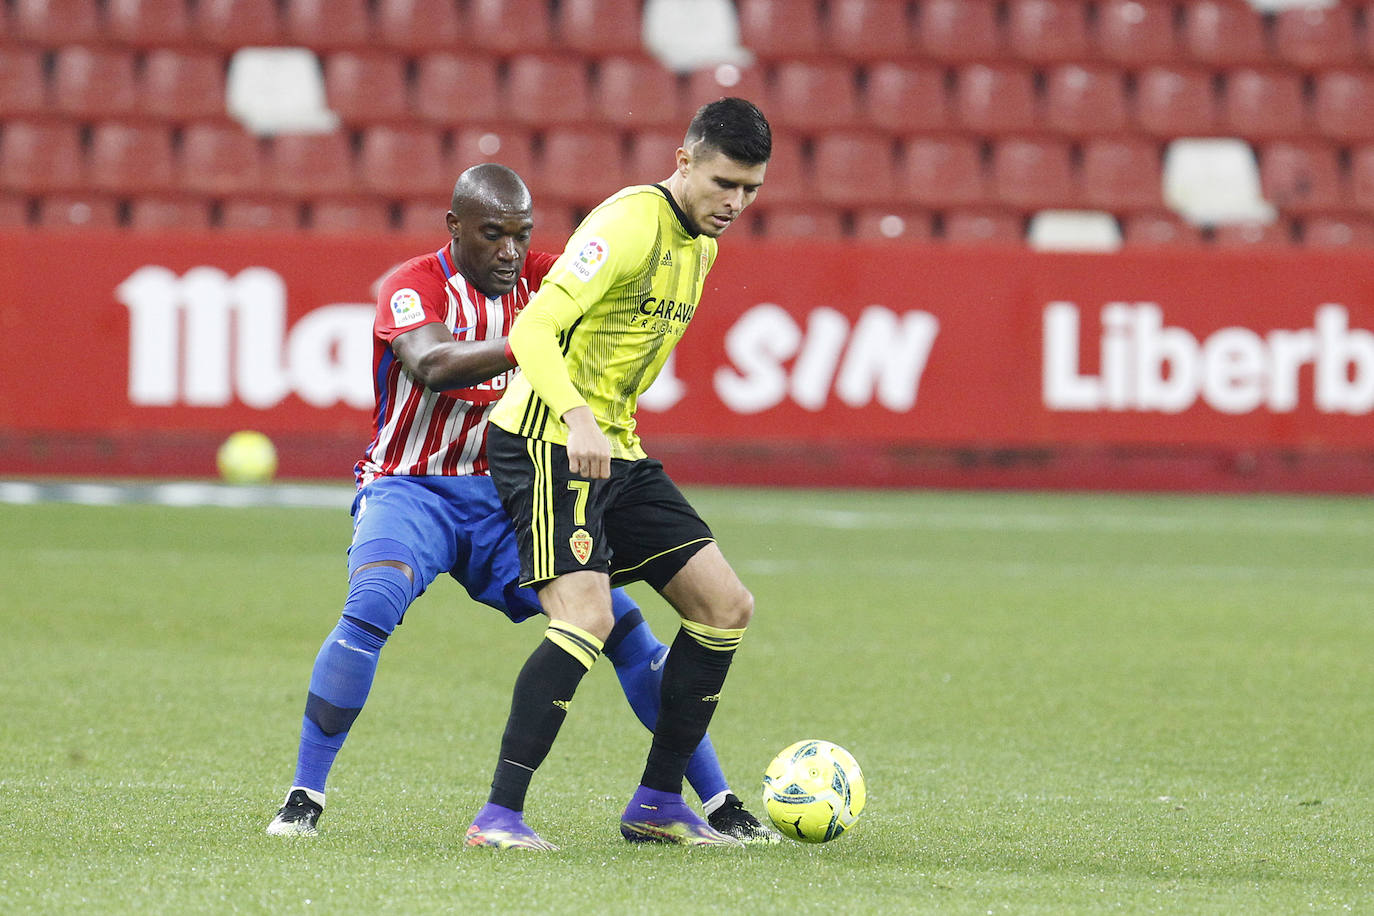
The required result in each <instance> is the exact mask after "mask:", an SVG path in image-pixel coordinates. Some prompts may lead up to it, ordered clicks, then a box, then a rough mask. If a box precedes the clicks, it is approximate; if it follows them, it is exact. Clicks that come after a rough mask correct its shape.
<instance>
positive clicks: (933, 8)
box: [916, 0, 1002, 63]
mask: <svg viewBox="0 0 1374 916" xmlns="http://www.w3.org/2000/svg"><path fill="white" fill-rule="evenodd" d="M916 49H917V53H918V54H920V55H921V56H923V57H929V58H931V59H933V60H937V61H946V62H950V63H968V62H973V61H993V60H998V59H1000V56H1001V52H1002V43H1001V32H1000V31H999V29H998V25H997V4H996V3H995V2H993V0H927V2H925V3H921V4H920V5H919V6H918V8H917V14H916Z"/></svg>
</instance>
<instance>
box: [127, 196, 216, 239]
mask: <svg viewBox="0 0 1374 916" xmlns="http://www.w3.org/2000/svg"><path fill="white" fill-rule="evenodd" d="M129 228H130V229H133V230H135V231H145V232H166V231H171V230H175V231H180V232H199V231H203V230H207V229H209V228H210V205H209V203H208V202H207V201H206V200H205V199H203V198H199V197H181V196H175V197H163V196H154V197H135V198H133V199H132V200H130V201H129Z"/></svg>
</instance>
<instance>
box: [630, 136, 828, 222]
mask: <svg viewBox="0 0 1374 916" xmlns="http://www.w3.org/2000/svg"><path fill="white" fill-rule="evenodd" d="M677 142H678V145H681V143H682V140H681V139H679V140H678V141H677ZM672 168H673V162H672V160H669V162H668V167H667V168H666V169H662V170H660V171H657V172H654V174H655V175H656V176H657V177H656V178H655V179H654V180H655V181H658V180H660V179H662V178H663V177H665V176H667V175H668V174H669V173H670V172H671V171H672ZM812 178H813V174H812V171H811V169H809V168H808V167H807V163H806V158H805V156H804V155H803V152H802V140H801V137H800V135H798V134H793V133H789V132H781V131H780V132H778V133H775V134H774V135H773V157H772V158H771V159H769V160H768V170H767V171H766V172H765V173H764V178H763V190H762V191H760V192H759V197H760V199H762V200H764V201H765V202H767V203H778V204H782V203H787V204H791V203H800V202H803V201H812V200H815V199H816V188H815V185H814V183H813V181H812Z"/></svg>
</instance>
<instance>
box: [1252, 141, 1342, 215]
mask: <svg viewBox="0 0 1374 916" xmlns="http://www.w3.org/2000/svg"><path fill="white" fill-rule="evenodd" d="M1259 168H1260V190H1261V192H1262V193H1263V195H1264V199H1265V200H1267V201H1269V202H1270V203H1272V204H1273V205H1274V206H1276V207H1278V208H1279V210H1280V211H1282V212H1284V213H1311V212H1313V211H1317V210H1334V209H1338V208H1343V207H1345V206H1346V203H1345V197H1346V195H1345V189H1344V187H1343V186H1342V181H1341V166H1340V162H1339V161H1338V158H1337V153H1336V149H1335V148H1334V147H1330V146H1326V145H1325V144H1322V143H1314V142H1311V141H1301V142H1296V143H1294V142H1285V141H1277V142H1274V143H1270V144H1268V145H1266V146H1264V147H1262V148H1261V149H1260V151H1259Z"/></svg>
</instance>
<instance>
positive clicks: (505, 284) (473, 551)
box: [267, 163, 776, 842]
mask: <svg viewBox="0 0 1374 916" xmlns="http://www.w3.org/2000/svg"><path fill="white" fill-rule="evenodd" d="M446 219H447V225H448V230H449V234H450V236H451V241H450V242H449V244H448V245H446V246H444V247H443V248H441V249H439V250H438V251H436V252H433V253H431V254H427V255H422V256H420V257H417V258H413V259H411V260H410V261H407V262H406V263H405V264H403V265H401V266H400V267H399V268H397V269H396V270H395V271H394V272H393V273H392V274H391V275H390V276H388V277H387V278H386V280H385V281H384V282H383V284H382V287H381V290H380V293H379V296H378V303H377V316H376V319H375V321H374V323H373V332H374V339H373V387H374V390H375V392H376V396H377V403H376V409H375V411H374V414H373V424H374V432H375V436H374V438H373V440H372V442H371V443H370V444H369V445H368V446H367V449H366V451H365V452H364V454H363V457H362V459H361V460H360V461H359V462H358V464H357V467H356V468H355V473H356V478H357V485H358V492H357V495H356V497H355V498H354V502H353V510H352V514H353V542H352V545H351V546H350V547H349V552H348V569H349V586H348V595H347V598H346V599H345V602H344V607H343V613H342V614H341V615H340V617H339V621H338V623H337V624H336V625H335V627H334V629H333V630H332V631H331V632H330V633H329V635H328V636H327V637H326V638H325V641H324V644H323V646H322V647H321V648H320V651H319V654H318V655H317V656H316V659H315V665H314V668H313V670H312V673H311V677H310V688H309V692H308V694H307V698H306V705H305V716H304V721H303V722H302V725H301V736H300V746H299V751H298V754H297V761H296V774H295V779H294V783H293V785H292V787H291V789H290V790H289V791H288V793H287V798H286V802H285V803H284V804H283V806H282V807H281V810H280V811H278V812H277V815H276V817H274V818H273V819H272V822H271V823H270V824H269V825H268V827H267V832H268V833H269V834H273V835H281V836H302V835H304V836H311V835H314V834H315V833H316V832H317V828H316V825H317V823H318V821H319V817H320V815H321V813H322V812H323V810H324V802H325V780H326V778H327V776H328V774H329V770H330V767H331V766H332V765H333V762H334V758H335V756H336V755H337V754H338V752H339V749H340V748H341V747H342V746H343V743H344V739H345V738H347V736H348V732H349V729H350V728H351V727H352V725H353V722H354V720H355V719H356V718H357V716H358V714H359V713H360V712H361V711H362V708H363V704H364V702H365V701H366V699H367V695H368V692H369V690H370V689H371V686H372V681H373V678H374V676H375V673H376V669H377V661H378V656H379V655H380V653H381V650H382V647H383V646H384V645H385V643H386V641H387V639H388V637H390V635H391V633H392V631H393V630H394V629H395V628H396V627H397V626H398V625H399V624H400V623H401V620H402V618H403V617H404V615H405V612H406V609H407V608H408V607H409V606H410V604H411V603H412V602H413V601H414V600H415V599H416V598H418V597H419V596H420V595H421V594H423V593H424V591H425V589H426V588H427V587H428V586H429V584H430V583H431V582H433V581H434V579H436V578H437V577H438V576H440V575H442V574H443V573H448V574H449V575H450V576H452V577H453V578H454V579H455V580H457V581H458V582H459V583H460V584H462V585H463V586H464V587H465V588H466V589H467V591H468V593H469V594H470V595H471V596H472V597H473V598H475V599H476V600H478V601H480V602H482V603H484V604H487V605H490V606H491V607H494V608H496V609H498V610H500V611H502V612H504V613H505V614H506V615H507V616H508V617H510V619H511V620H512V621H521V620H524V619H526V618H528V617H532V616H534V615H536V614H540V613H542V608H541V607H540V605H539V603H538V600H537V598H536V596H535V594H534V592H533V591H531V590H530V589H527V588H522V587H520V586H519V585H518V579H519V559H518V556H517V552H516V546H515V539H514V534H513V532H512V530H511V524H510V520H509V518H508V517H507V516H506V513H505V511H504V510H503V509H502V507H501V503H500V501H499V499H498V498H497V495H496V489H495V487H494V486H493V485H492V481H491V478H490V477H489V476H488V474H487V456H486V435H487V415H488V414H489V413H490V411H491V408H492V406H493V405H494V404H495V403H496V401H497V399H498V398H499V397H500V396H501V394H502V392H503V391H504V390H505V388H506V386H507V385H508V384H509V382H510V379H511V378H512V376H513V375H514V369H513V359H512V357H511V355H510V351H509V350H508V348H507V347H506V339H505V335H506V333H507V331H508V330H509V329H510V327H511V324H512V323H513V322H514V320H515V316H516V314H517V313H518V312H519V311H520V310H521V309H522V308H524V306H525V304H526V303H527V302H528V301H529V298H530V296H531V295H532V293H533V292H534V291H535V290H537V289H538V287H539V283H540V281H541V279H542V278H543V276H544V274H545V273H547V272H548V270H549V268H550V266H551V265H552V264H553V263H554V260H555V258H554V256H553V255H550V254H545V253H541V252H534V253H530V252H529V239H530V232H531V229H532V227H533V220H532V219H531V201H530V195H529V191H528V189H526V187H525V184H524V182H523V181H521V179H520V177H519V176H518V175H517V174H516V173H515V172H513V171H511V170H510V169H508V168H506V167H504V166H501V165H496V164H492V163H487V164H483V165H477V166H473V167H472V168H470V169H468V170H467V171H465V172H463V174H462V175H461V176H460V177H459V178H458V181H457V183H456V185H455V186H454V190H453V198H452V201H451V209H450V210H449V212H448V214H447V215H446ZM614 605H615V625H614V628H613V631H612V633H611V636H610V638H609V639H608V640H607V649H606V654H607V655H608V656H610V657H611V659H612V662H613V663H614V665H615V668H616V674H617V676H618V677H619V678H620V681H621V684H622V686H623V687H624V690H625V695H626V697H627V698H628V699H629V701H630V705H631V706H632V707H633V708H634V711H635V713H636V714H637V715H638V716H639V718H640V719H641V720H642V721H643V722H644V723H645V725H646V726H648V727H649V728H652V727H653V724H654V722H655V721H656V718H657V715H658V705H659V685H660V682H661V680H662V668H663V665H664V656H665V655H666V653H667V651H668V650H667V647H665V646H664V645H663V644H662V643H661V642H659V641H658V640H657V639H656V638H655V637H654V635H653V633H652V632H651V631H650V630H649V626H648V624H647V623H645V622H644V619H643V617H642V616H641V615H640V612H639V609H638V608H637V607H636V606H635V604H634V601H633V600H632V599H631V598H630V597H629V596H628V595H626V594H625V593H624V592H623V591H620V590H617V591H616V594H615V596H614ZM690 778H691V779H692V782H693V785H694V786H695V787H696V788H697V789H698V792H699V794H700V796H701V798H702V800H703V803H704V804H706V805H707V806H708V807H710V808H711V809H712V810H713V812H714V815H715V817H716V820H717V821H718V822H719V825H720V827H721V829H722V830H725V831H727V832H729V833H730V834H731V835H734V836H737V837H739V838H740V839H742V840H745V841H751V842H758V841H762V842H772V841H774V840H775V839H776V834H773V833H772V832H771V831H769V830H767V829H766V828H764V827H762V826H761V825H760V824H759V822H758V820H757V819H756V818H754V817H753V816H752V815H751V814H749V812H748V811H747V810H745V809H744V807H743V805H742V804H741V803H740V801H739V799H738V798H737V797H736V796H735V795H734V794H733V793H731V791H730V787H729V784H728V783H727V781H726V779H725V777H724V774H723V773H722V772H721V768H720V763H719V761H718V760H717V758H716V755H715V751H714V750H713V748H712V747H711V743H710V740H709V738H707V739H704V740H703V741H702V742H701V744H700V747H699V748H698V750H697V752H696V754H695V756H694V757H693V764H692V770H691V776H690Z"/></svg>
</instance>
